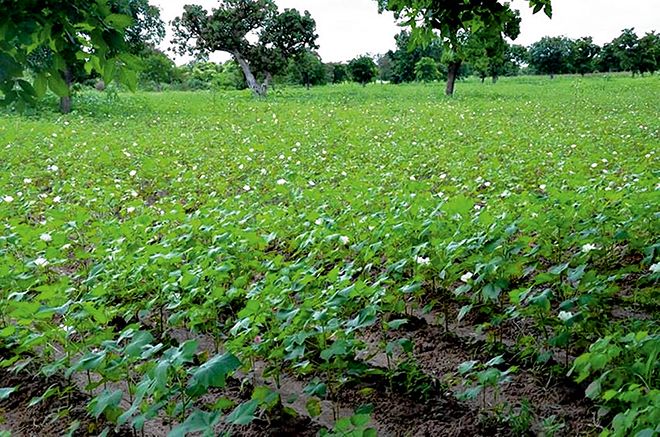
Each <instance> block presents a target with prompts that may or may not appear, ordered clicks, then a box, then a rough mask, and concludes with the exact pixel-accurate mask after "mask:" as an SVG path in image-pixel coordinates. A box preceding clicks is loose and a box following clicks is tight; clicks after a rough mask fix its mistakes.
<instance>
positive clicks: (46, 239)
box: [39, 233, 53, 243]
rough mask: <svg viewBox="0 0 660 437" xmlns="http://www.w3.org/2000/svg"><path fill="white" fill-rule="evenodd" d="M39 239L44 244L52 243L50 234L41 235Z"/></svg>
mask: <svg viewBox="0 0 660 437" xmlns="http://www.w3.org/2000/svg"><path fill="white" fill-rule="evenodd" d="M39 239H40V240H41V241H45V242H46V243H49V242H51V241H53V237H51V236H50V234H45V233H44V234H41V235H40V236H39Z"/></svg>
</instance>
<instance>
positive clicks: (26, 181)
mask: <svg viewBox="0 0 660 437" xmlns="http://www.w3.org/2000/svg"><path fill="white" fill-rule="evenodd" d="M23 183H24V184H31V183H32V179H30V178H25V179H23Z"/></svg>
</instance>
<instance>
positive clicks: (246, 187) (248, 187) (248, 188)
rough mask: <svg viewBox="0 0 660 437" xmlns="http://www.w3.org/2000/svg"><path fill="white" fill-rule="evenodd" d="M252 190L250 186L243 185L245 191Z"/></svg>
mask: <svg viewBox="0 0 660 437" xmlns="http://www.w3.org/2000/svg"><path fill="white" fill-rule="evenodd" d="M251 189H252V188H251V187H250V186H249V185H247V184H245V185H243V191H250V190H251Z"/></svg>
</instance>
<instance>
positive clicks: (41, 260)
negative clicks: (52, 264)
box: [34, 256, 48, 267]
mask: <svg viewBox="0 0 660 437" xmlns="http://www.w3.org/2000/svg"><path fill="white" fill-rule="evenodd" d="M34 265H36V266H38V267H46V266H47V265H48V260H47V259H46V258H44V257H43V256H40V257H39V258H37V259H35V260H34Z"/></svg>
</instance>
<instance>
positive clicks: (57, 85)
mask: <svg viewBox="0 0 660 437" xmlns="http://www.w3.org/2000/svg"><path fill="white" fill-rule="evenodd" d="M48 88H50V89H51V91H52V92H54V93H55V94H57V95H58V96H59V97H66V96H68V95H69V92H70V90H69V86H68V85H67V84H66V82H65V81H64V79H62V76H60V74H59V72H56V71H55V72H51V73H50V75H49V76H48Z"/></svg>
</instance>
